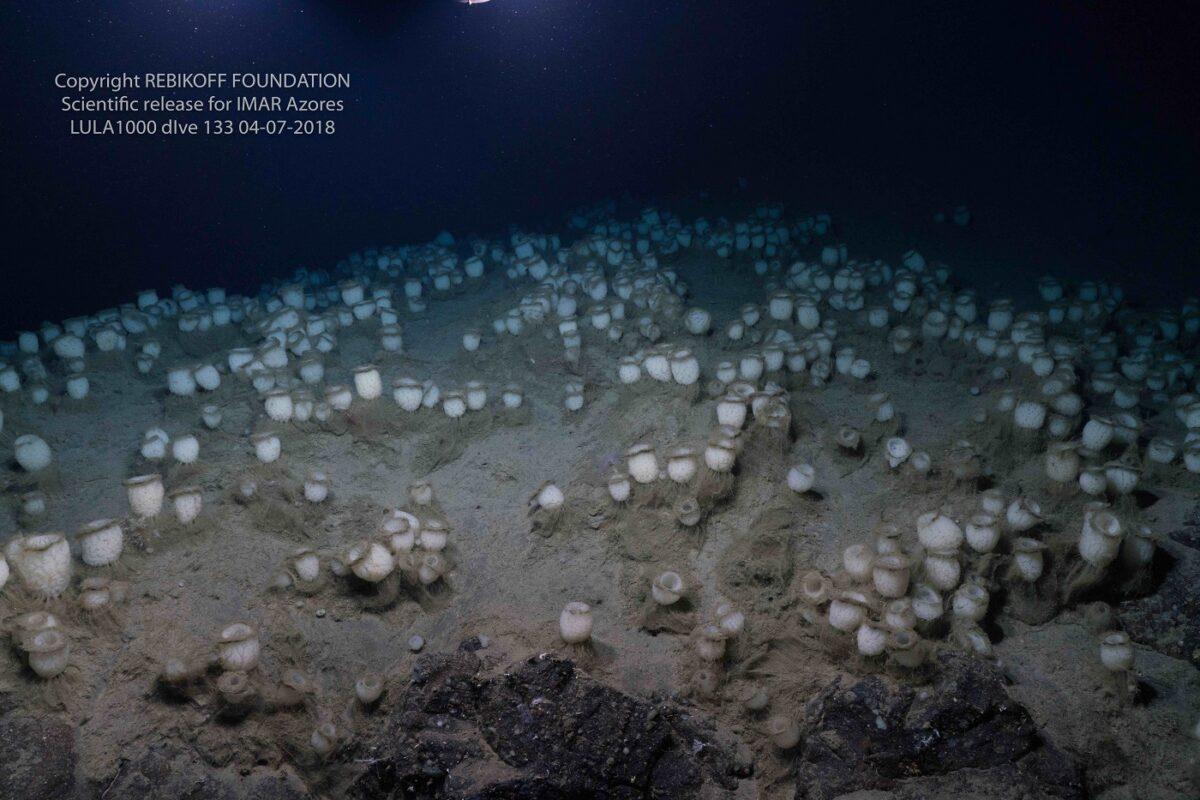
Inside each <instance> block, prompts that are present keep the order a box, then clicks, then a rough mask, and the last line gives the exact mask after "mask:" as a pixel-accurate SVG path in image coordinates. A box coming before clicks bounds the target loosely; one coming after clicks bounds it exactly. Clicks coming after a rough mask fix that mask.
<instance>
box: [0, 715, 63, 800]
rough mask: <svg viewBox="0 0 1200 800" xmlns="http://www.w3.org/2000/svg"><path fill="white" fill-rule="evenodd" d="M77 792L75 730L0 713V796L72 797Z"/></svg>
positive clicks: (55, 799) (39, 799)
mask: <svg viewBox="0 0 1200 800" xmlns="http://www.w3.org/2000/svg"><path fill="white" fill-rule="evenodd" d="M77 796H78V794H77V793H76V791H75V730H74V729H73V728H72V727H71V726H70V725H67V724H65V723H62V722H55V721H53V720H49V719H40V718H36V717H28V716H20V715H18V714H17V713H16V712H11V713H8V714H4V715H0V798H9V797H11V798H18V797H20V798H25V800H68V798H74V797H77Z"/></svg>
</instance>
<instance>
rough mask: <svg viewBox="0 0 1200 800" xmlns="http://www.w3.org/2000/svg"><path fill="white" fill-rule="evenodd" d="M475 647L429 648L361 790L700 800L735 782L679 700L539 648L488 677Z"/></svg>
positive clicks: (728, 759)
mask: <svg viewBox="0 0 1200 800" xmlns="http://www.w3.org/2000/svg"><path fill="white" fill-rule="evenodd" d="M480 668H481V662H480V661H479V660H478V658H477V657H476V656H475V655H474V654H473V653H470V652H463V651H460V652H458V653H454V654H452V655H434V656H427V657H426V658H424V659H422V660H421V661H420V662H418V665H417V667H416V668H415V669H414V670H413V675H412V681H411V683H410V685H409V688H408V691H407V693H406V695H405V697H404V698H403V700H402V702H401V703H400V708H399V709H398V710H397V711H396V712H394V713H393V716H392V719H391V720H390V722H389V724H388V726H387V729H386V731H385V732H384V733H383V734H382V735H381V736H379V737H377V738H376V740H374V741H373V742H370V743H368V744H367V745H366V746H365V748H364V751H366V752H369V753H370V755H369V757H368V756H366V752H364V753H361V754H359V758H362V759H363V760H369V761H371V764H370V766H369V767H368V769H367V770H366V772H365V773H363V774H362V775H361V776H359V777H358V778H357V779H356V780H355V781H354V782H353V783H352V785H351V787H350V789H349V792H348V796H349V797H351V798H360V800H368V798H384V797H393V796H405V797H409V796H412V797H447V798H449V797H454V798H460V797H470V798H497V799H499V798H529V799H530V800H537V798H561V797H578V798H635V797H656V798H690V797H696V796H699V795H700V793H701V791H702V790H704V791H705V792H706V795H707V796H714V795H716V796H719V795H720V794H723V793H725V792H731V791H732V790H733V789H735V788H736V786H737V778H738V776H739V774H740V770H739V767H738V765H737V764H736V763H735V760H734V758H733V756H732V755H731V752H730V750H729V749H728V748H726V747H724V746H722V745H719V744H716V743H714V741H713V736H712V734H711V733H710V732H708V731H706V730H704V729H702V727H701V726H700V724H699V723H698V722H697V721H695V720H693V719H691V718H690V717H689V716H688V715H686V714H684V713H682V712H680V711H679V710H677V709H670V708H659V707H657V706H655V705H653V704H651V703H649V702H646V701H643V700H638V699H635V698H633V697H630V696H628V695H624V694H622V693H620V692H618V691H616V690H614V689H610V688H608V687H605V686H602V685H600V684H598V683H596V682H594V681H592V680H591V679H589V678H587V677H586V676H584V675H582V674H581V673H579V672H577V671H576V670H575V667H574V666H573V665H572V664H571V662H569V661H565V660H561V659H557V658H553V657H548V656H547V657H539V658H535V659H531V660H530V661H528V662H525V663H524V664H522V665H520V666H519V667H518V668H516V669H514V670H512V671H510V672H507V673H505V674H503V675H499V676H485V675H481V674H480V672H481V669H480Z"/></svg>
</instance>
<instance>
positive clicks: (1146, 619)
mask: <svg viewBox="0 0 1200 800" xmlns="http://www.w3.org/2000/svg"><path fill="white" fill-rule="evenodd" d="M1169 538H1170V541H1168V542H1165V543H1164V544H1163V546H1162V548H1161V550H1160V553H1159V558H1158V560H1159V561H1160V562H1166V564H1165V566H1163V567H1162V570H1161V571H1162V572H1163V573H1164V574H1163V576H1162V582H1161V583H1160V584H1159V585H1158V586H1157V587H1156V589H1155V591H1154V592H1153V593H1152V594H1147V595H1145V596H1143V597H1138V598H1136V599H1132V600H1126V601H1125V602H1123V603H1121V604H1119V605H1118V606H1117V611H1118V612H1119V614H1120V616H1121V623H1122V625H1123V627H1124V628H1125V630H1126V631H1127V632H1128V633H1129V635H1130V636H1131V637H1132V638H1133V639H1134V641H1136V642H1138V643H1139V644H1144V645H1146V646H1147V647H1152V648H1154V649H1155V650H1158V651H1159V652H1161V653H1165V654H1167V655H1169V656H1172V657H1174V658H1180V659H1184V660H1186V661H1190V662H1191V663H1192V665H1193V666H1195V667H1200V524H1189V525H1187V526H1185V527H1183V528H1181V529H1179V530H1177V531H1173V532H1172V533H1171V534H1170V537H1169Z"/></svg>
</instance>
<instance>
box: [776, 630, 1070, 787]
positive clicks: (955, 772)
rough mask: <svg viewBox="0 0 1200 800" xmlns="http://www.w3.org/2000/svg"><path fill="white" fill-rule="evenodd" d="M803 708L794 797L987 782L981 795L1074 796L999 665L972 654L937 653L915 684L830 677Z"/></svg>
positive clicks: (1063, 764) (1057, 758) (1062, 762)
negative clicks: (934, 671)
mask: <svg viewBox="0 0 1200 800" xmlns="http://www.w3.org/2000/svg"><path fill="white" fill-rule="evenodd" d="M806 713H807V719H808V720H809V722H810V729H809V730H808V731H807V733H806V735H805V737H804V739H803V741H802V743H801V745H800V747H799V750H798V755H797V759H796V777H797V794H796V796H797V797H798V798H805V800H832V798H835V797H837V796H839V795H842V794H847V793H850V792H854V791H860V790H868V789H888V790H891V791H894V792H896V793H897V795H898V796H901V797H908V796H910V795H911V796H913V797H933V796H935V794H936V793H938V792H939V790H941V789H944V790H945V791H957V792H960V793H961V792H962V790H963V787H965V786H967V785H971V786H983V785H988V786H991V787H993V789H994V790H995V792H994V793H991V794H988V793H986V792H985V793H984V796H989V797H1007V796H1009V795H1010V794H1011V793H1012V791H1013V790H1014V788H1018V789H1020V790H1021V791H1024V792H1025V794H1023V795H1019V796H1022V797H1029V798H1060V799H1061V800H1076V799H1077V798H1082V797H1083V789H1082V782H1081V780H1080V778H1079V775H1078V773H1077V770H1076V769H1075V767H1074V765H1073V764H1072V762H1071V761H1070V759H1068V758H1067V756H1066V755H1064V754H1063V753H1061V752H1060V751H1058V750H1057V749H1056V748H1054V747H1053V745H1051V744H1050V743H1048V742H1046V741H1045V740H1044V739H1042V738H1041V737H1040V736H1039V735H1038V731H1037V729H1036V727H1035V725H1034V723H1033V720H1032V719H1031V718H1030V716H1029V714H1028V712H1026V711H1025V709H1024V708H1022V707H1021V706H1020V705H1018V704H1017V703H1016V702H1015V701H1013V700H1012V699H1011V698H1010V697H1009V696H1008V693H1007V692H1006V691H1005V688H1004V680H1003V677H1002V676H1001V675H1000V673H999V672H998V671H997V670H996V669H995V668H994V667H992V666H991V665H990V664H988V663H986V662H983V661H981V660H978V659H972V658H968V657H964V656H961V655H958V654H954V653H944V654H942V655H941V657H940V658H939V663H938V678H937V680H936V681H935V682H934V684H933V685H931V686H928V687H923V688H919V689H912V688H909V687H906V686H900V687H892V686H890V685H889V684H888V683H887V682H886V681H884V680H883V679H882V678H880V677H878V676H871V677H868V678H865V679H863V680H861V681H859V682H858V683H856V684H854V685H852V686H846V685H843V684H842V683H841V682H838V683H835V684H833V685H831V686H829V687H827V688H826V689H825V690H823V691H822V692H821V693H820V694H819V695H818V696H817V697H815V698H814V699H813V700H812V701H811V702H810V703H809V705H808V708H807V710H806ZM955 787H957V788H955ZM955 796H959V795H955Z"/></svg>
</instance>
